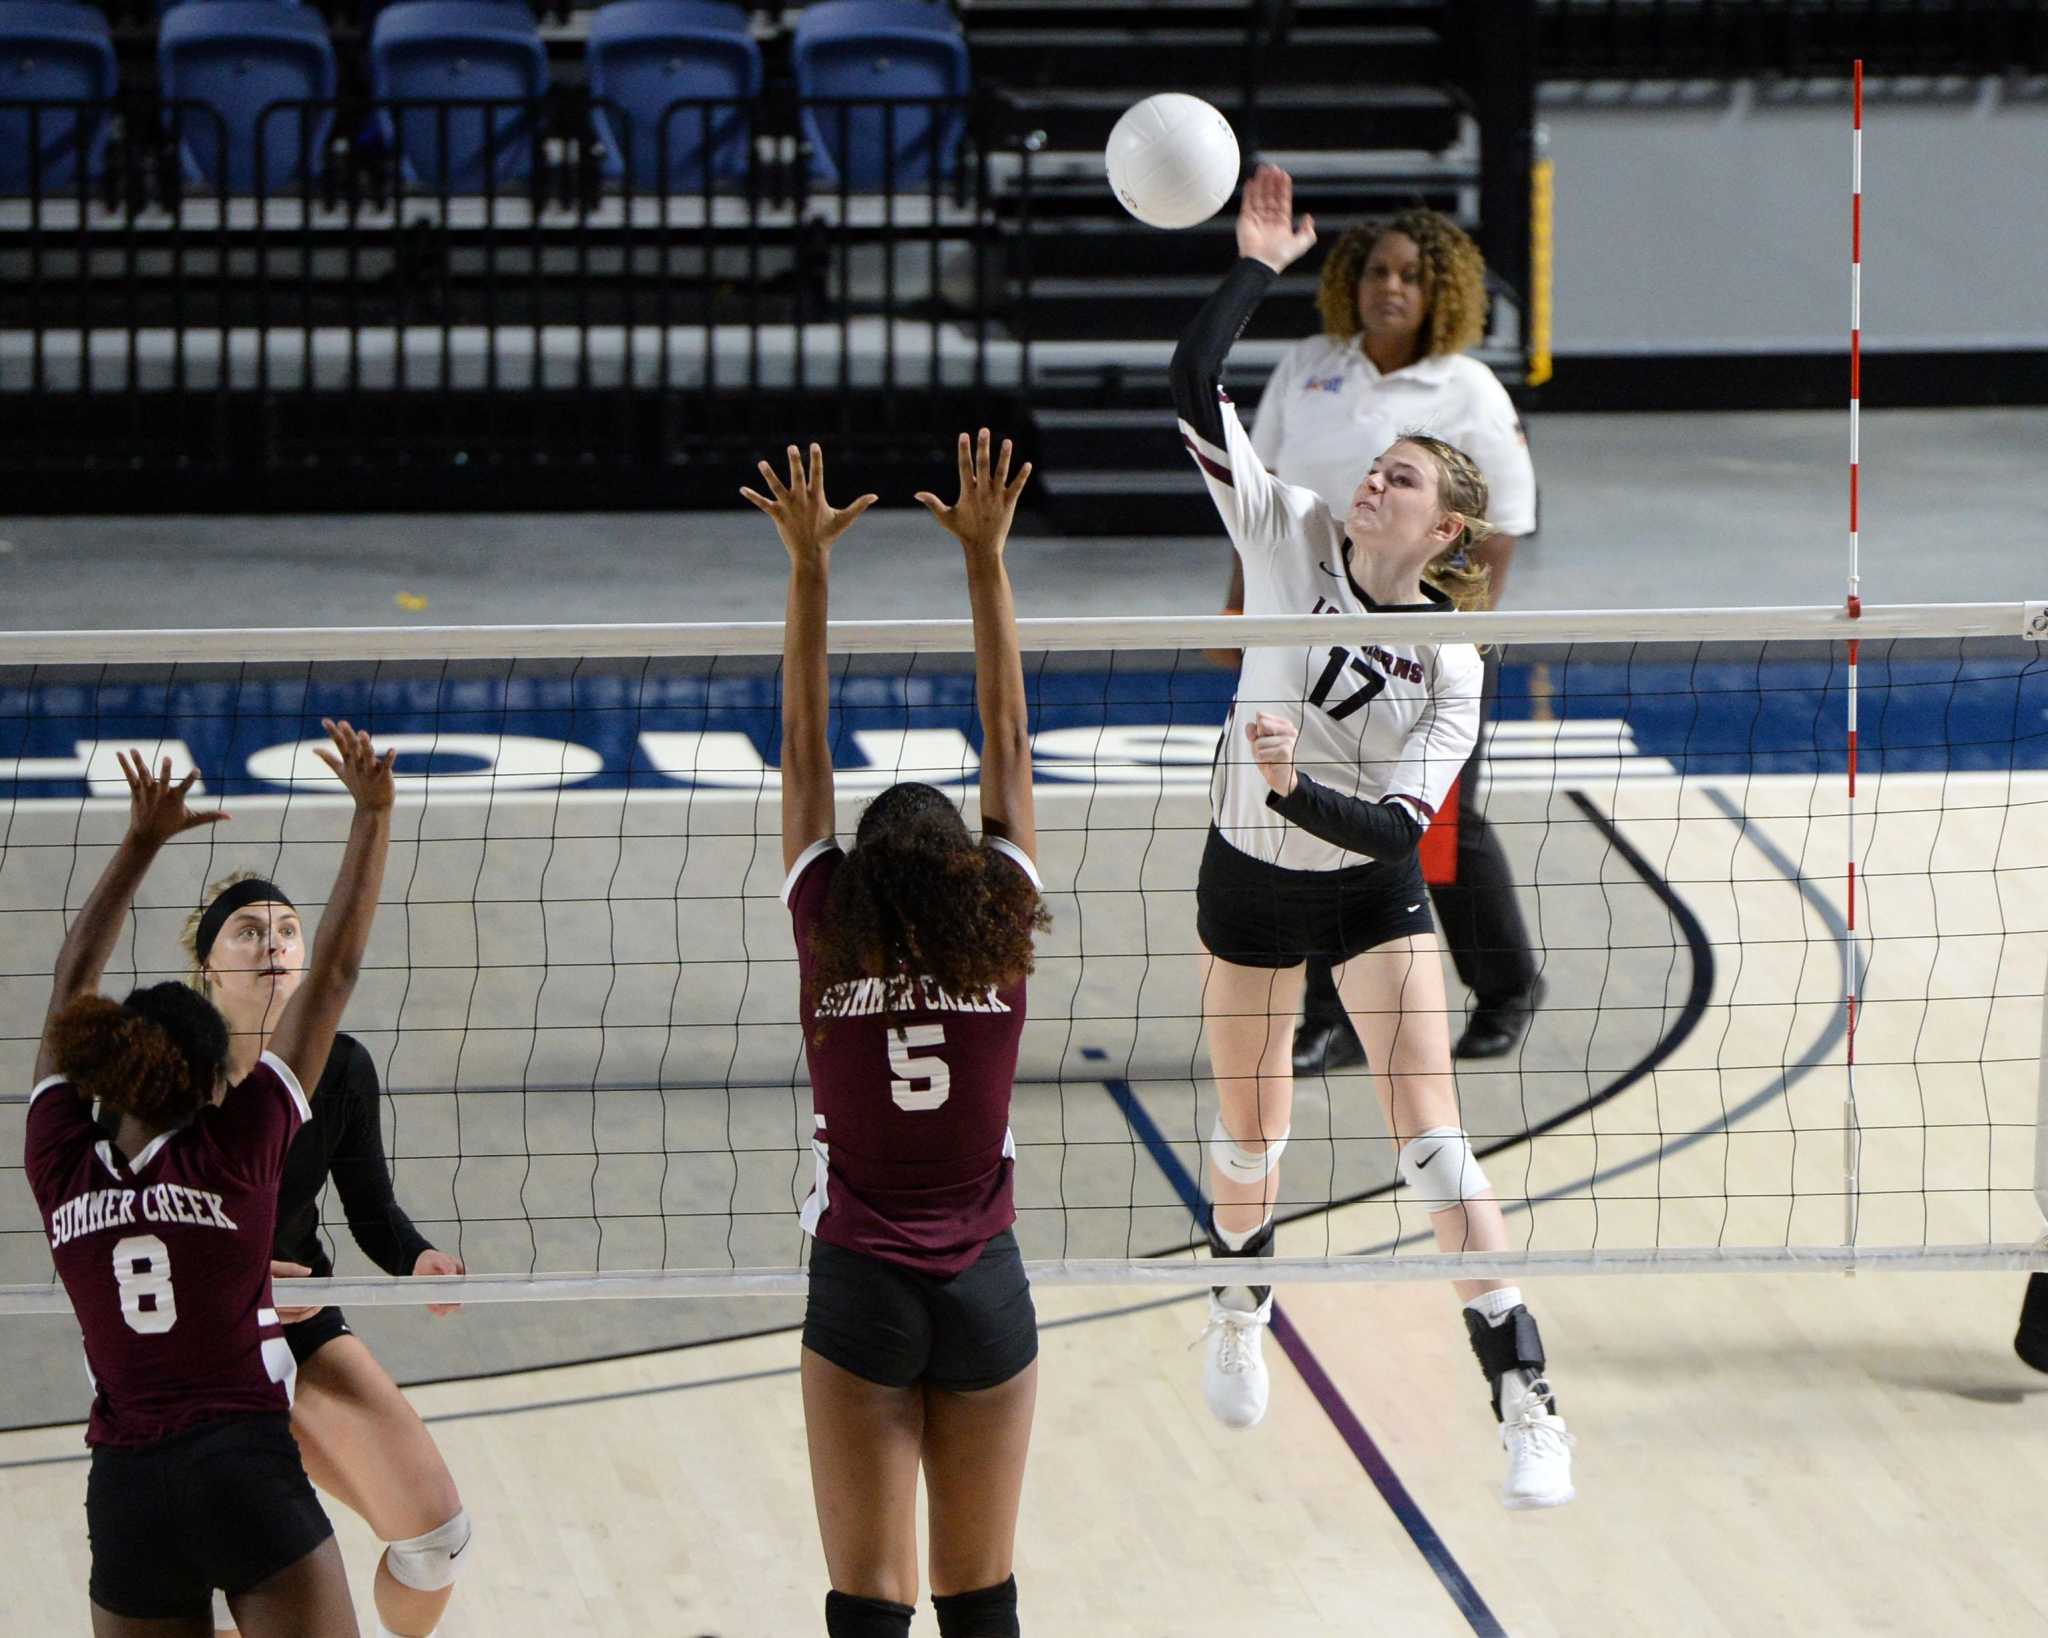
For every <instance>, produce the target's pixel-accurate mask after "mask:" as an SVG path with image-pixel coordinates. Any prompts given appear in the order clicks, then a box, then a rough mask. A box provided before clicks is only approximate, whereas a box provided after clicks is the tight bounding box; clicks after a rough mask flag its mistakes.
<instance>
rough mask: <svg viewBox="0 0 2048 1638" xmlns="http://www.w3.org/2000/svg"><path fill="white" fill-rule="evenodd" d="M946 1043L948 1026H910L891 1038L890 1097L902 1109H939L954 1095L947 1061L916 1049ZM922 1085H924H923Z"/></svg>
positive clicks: (895, 1033)
mask: <svg viewBox="0 0 2048 1638" xmlns="http://www.w3.org/2000/svg"><path fill="white" fill-rule="evenodd" d="M945 1044H946V1026H945V1025H944V1024H910V1025H907V1026H906V1027H904V1028H903V1029H900V1030H895V1031H893V1032H892V1033H891V1034H890V1036H889V1068H890V1069H891V1070H892V1071H894V1074H893V1075H892V1077H891V1079H890V1081H889V1096H890V1097H891V1098H893V1099H895V1100H896V1107H897V1108H898V1109H910V1110H917V1109H936V1108H938V1107H939V1105H940V1104H942V1103H944V1102H945V1101H946V1099H947V1098H948V1097H949V1096H951V1094H952V1091H953V1071H952V1070H951V1069H950V1068H948V1067H947V1064H946V1060H945V1059H943V1058H940V1057H937V1056H935V1055H934V1054H932V1053H929V1052H913V1051H912V1050H911V1049H912V1048H913V1047H939V1046H944V1045H945ZM920 1083H922V1084H920Z"/></svg>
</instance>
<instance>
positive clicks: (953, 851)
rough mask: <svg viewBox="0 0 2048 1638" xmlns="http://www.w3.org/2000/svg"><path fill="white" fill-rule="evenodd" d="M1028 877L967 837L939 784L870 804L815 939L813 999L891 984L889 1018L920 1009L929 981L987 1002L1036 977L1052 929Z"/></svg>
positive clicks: (886, 1003)
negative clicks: (864, 983)
mask: <svg viewBox="0 0 2048 1638" xmlns="http://www.w3.org/2000/svg"><path fill="white" fill-rule="evenodd" d="M1051 919H1052V918H1051V917H1050V916H1049V915H1047V913H1046V909H1045V905H1044V903H1043V901H1041V900H1040V898H1039V896H1038V890H1037V889H1036V888H1034V887H1033V886H1032V885H1031V883H1030V882H1029V881H1027V880H1026V879H1025V878H1024V876H1023V874H1022V872H1020V871H1017V870H1014V869H1012V868H1011V867H1010V866H1009V865H1007V864H1004V863H1002V862H1000V861H999V860H998V858H997V856H996V854H995V852H994V850H993V849H991V848H989V847H988V846H987V845H986V844H982V843H977V842H976V841H975V840H974V839H973V837H971V836H969V835H968V833H967V826H966V823H965V822H964V821H963V820H962V819H961V817H960V810H959V809H958V808H956V807H955V806H954V805H953V804H952V802H951V801H950V800H948V799H947V797H946V795H945V793H944V792H943V791H939V790H937V789H935V788H933V787H932V786H930V785H921V784H901V785H892V786H891V787H890V788H889V789H888V790H886V791H884V792H882V794H881V795H880V796H878V797H876V798H875V799H874V801H873V802H871V803H869V804H868V807H867V810H866V811H865V812H864V813H863V814H862V815H861V820H860V825H859V828H858V829H857V830H856V831H855V833H854V844H853V849H852V851H851V852H849V853H848V854H847V855H846V858H845V860H844V861H843V862H842V863H841V864H840V866H839V869H838V871H837V873H836V874H835V875H834V876H833V878H832V888H831V893H830V895H829V897H828V898H827V900H826V907H825V915H824V917H823V918H822V921H821V925H820V926H819V928H818V930H817V932H816V933H815V934H813V936H812V939H811V958H812V959H811V976H810V985H811V1000H812V1002H813V1004H815V1003H816V1001H817V998H818V997H819V996H820V995H821V994H823V993H824V992H825V991H826V990H828V989H830V988H831V987H832V986H833V985H835V984H844V983H849V982H852V981H855V980H858V979H866V978H879V979H881V980H882V981H883V995H882V1003H883V1004H882V1011H881V1017H882V1019H883V1021H884V1022H885V1023H888V1024H891V1025H894V1024H897V1023H900V1022H901V1021H902V1019H903V1017H904V1016H905V1015H906V1014H908V1013H911V1012H915V1011H917V1010H919V1009H920V1006H921V1001H920V997H919V993H918V992H919V990H920V989H921V987H922V984H923V982H925V981H929V982H931V983H932V984H935V985H937V986H938V988H940V989H941V990H943V991H945V992H946V993H947V994H948V995H953V996H960V997H966V996H980V995H986V994H988V993H989V992H990V991H992V990H998V989H1001V988H1003V987H1004V986H1005V985H1009V984H1014V983H1016V982H1018V981H1019V980H1020V979H1022V978H1024V977H1026V976H1027V975H1028V974H1029V973H1030V972H1031V969H1032V965H1033V954H1032V944H1031V940H1032V935H1033V934H1034V933H1036V932H1038V931H1039V930H1040V929H1041V928H1044V927H1046V926H1049V925H1050V924H1051Z"/></svg>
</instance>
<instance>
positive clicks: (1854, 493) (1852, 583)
mask: <svg viewBox="0 0 2048 1638" xmlns="http://www.w3.org/2000/svg"><path fill="white" fill-rule="evenodd" d="M1850 83H1851V90H1850V122H1851V124H1850V137H1849V590H1848V601H1847V605H1846V608H1847V613H1848V617H1849V618H1850V619H1851V620H1860V619H1861V618H1862V617H1863V596H1862V585H1861V576H1860V575H1859V573H1858V569H1859V561H1860V560H1859V545H1860V537H1859V530H1860V527H1861V521H1862V520H1861V517H1860V515H1859V508H1858V501H1859V499H1860V495H1859V479H1860V474H1861V460H1862V447H1861V445H1862V439H1861V434H1862V425H1861V422H1862V411H1863V59H1862V58H1861V57H1858V58H1857V59H1856V62H1855V67H1854V69H1853V70H1852V71H1851V77H1850ZM1861 646H1862V645H1861V644H1860V643H1859V642H1858V640H1857V639H1856V638H1854V637H1852V638H1850V639H1849V689H1848V711H1849V758H1848V761H1849V801H1848V807H1847V825H1848V841H1849V853H1848V888H1849V895H1848V896H1849V913H1848V916H1847V918H1846V919H1847V931H1846V932H1845V934H1844V936H1843V939H1842V998H1843V1006H1844V1007H1845V1009H1846V1013H1847V1025H1848V1029H1847V1034H1846V1036H1845V1041H1846V1046H1845V1049H1844V1051H1845V1057H1846V1062H1845V1065H1844V1069H1845V1074H1844V1076H1843V1081H1842V1243H1843V1244H1844V1245H1850V1246H1853V1245H1854V1244H1855V1243H1856V1218H1857V1210H1858V1207H1859V1205H1860V1201H1859V1200H1858V1198H1857V1190H1858V1179H1857V1173H1858V1171H1859V1169H1860V1167H1859V1162H1860V1161H1861V1159H1862V1149H1863V1134H1862V1130H1861V1128H1860V1126H1859V1124H1858V1121H1857V1118H1856V989H1857V983H1856V660H1857V651H1858V649H1859V648H1860V647H1861Z"/></svg>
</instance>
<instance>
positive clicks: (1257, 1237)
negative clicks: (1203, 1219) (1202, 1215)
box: [1208, 1207, 1280, 1302]
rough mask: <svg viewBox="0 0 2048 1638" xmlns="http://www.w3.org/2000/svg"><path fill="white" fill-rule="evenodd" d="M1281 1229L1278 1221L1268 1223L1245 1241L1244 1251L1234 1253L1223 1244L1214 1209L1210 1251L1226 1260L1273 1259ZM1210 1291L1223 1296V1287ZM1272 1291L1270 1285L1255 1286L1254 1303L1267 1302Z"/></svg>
mask: <svg viewBox="0 0 2048 1638" xmlns="http://www.w3.org/2000/svg"><path fill="white" fill-rule="evenodd" d="M1279 1227H1280V1225H1279V1223H1278V1222H1277V1221H1275V1222H1269V1223H1267V1224H1266V1226H1265V1227H1264V1228H1262V1229H1260V1230H1259V1232H1258V1233H1256V1234H1254V1235H1253V1236H1252V1237H1251V1238H1250V1239H1249V1240H1247V1241H1245V1243H1244V1249H1243V1250H1242V1251H1232V1250H1231V1249H1230V1247H1228V1246H1227V1245H1225V1244H1224V1243H1223V1237H1222V1235H1220V1234H1218V1233H1217V1232H1216V1212H1215V1209H1214V1208H1213V1207H1212V1208H1211V1209H1210V1212H1209V1224H1208V1232H1209V1250H1210V1251H1211V1253H1213V1254H1214V1255H1215V1256H1216V1257H1217V1258H1219V1259H1224V1260H1228V1259H1231V1258H1236V1257H1271V1256H1273V1255H1274V1250H1273V1237H1274V1235H1275V1234H1276V1233H1277V1232H1278V1230H1279ZM1210 1289H1211V1290H1213V1291H1214V1292H1215V1293H1216V1295H1217V1296H1219V1297H1220V1296H1222V1295H1223V1287H1222V1286H1220V1285H1218V1286H1212V1287H1210ZM1272 1289H1273V1288H1272V1287H1271V1286H1270V1285H1255V1286H1253V1287H1252V1288H1251V1291H1252V1301H1253V1302H1264V1301H1265V1300H1266V1294H1267V1293H1268V1292H1269V1291H1271V1290H1272Z"/></svg>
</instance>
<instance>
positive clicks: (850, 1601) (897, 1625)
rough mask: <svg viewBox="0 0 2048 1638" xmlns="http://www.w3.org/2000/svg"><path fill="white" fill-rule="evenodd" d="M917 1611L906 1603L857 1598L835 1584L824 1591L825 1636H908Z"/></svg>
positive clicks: (895, 1637)
mask: <svg viewBox="0 0 2048 1638" xmlns="http://www.w3.org/2000/svg"><path fill="white" fill-rule="evenodd" d="M916 1613H917V1612H916V1611H915V1610H913V1609H912V1608H911V1607H910V1606H909V1605H908V1604H892V1603H890V1602H889V1601H888V1600H887V1599H886V1598H856V1597H854V1595H853V1594H852V1593H843V1592H840V1591H838V1590H837V1589H836V1588H835V1589H834V1590H833V1591H831V1592H828V1593H827V1594H826V1595H825V1632H826V1635H827V1638H910V1618H911V1616H912V1615H914V1614H916Z"/></svg>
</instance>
